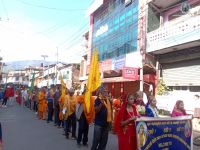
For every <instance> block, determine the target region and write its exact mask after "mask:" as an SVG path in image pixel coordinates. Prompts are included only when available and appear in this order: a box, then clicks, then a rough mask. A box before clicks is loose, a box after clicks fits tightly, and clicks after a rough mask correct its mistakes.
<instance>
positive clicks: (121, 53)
mask: <svg viewBox="0 0 200 150" xmlns="http://www.w3.org/2000/svg"><path fill="white" fill-rule="evenodd" d="M142 5H143V2H142V1H139V0H96V1H94V3H93V4H92V5H91V7H90V8H89V9H88V14H89V15H90V28H89V39H88V43H89V45H88V49H89V54H88V57H87V61H88V62H87V68H88V69H87V73H88V72H89V65H90V63H91V56H92V53H93V51H94V48H97V50H98V53H99V64H100V68H101V73H102V82H103V83H104V84H105V85H106V86H107V88H108V89H109V91H111V93H112V95H113V96H114V97H119V96H120V95H121V94H123V93H128V92H136V91H137V90H139V89H141V90H143V86H144V90H146V91H147V88H148V87H149V86H150V84H152V85H154V83H155V82H154V81H155V79H154V77H155V69H154V66H152V65H151V64H152V62H153V59H152V61H145V59H144V58H143V56H145V55H143V54H144V52H145V43H144V42H145V29H146V26H145V24H144V23H145V21H144V19H145V16H146V11H144V10H142V9H140V7H142ZM143 9H145V8H143ZM141 10H142V11H141ZM148 58H149V57H148ZM146 60H147V58H146ZM148 60H150V59H148ZM150 62H151V63H150ZM139 73H140V74H141V76H140V78H139ZM143 74H144V76H143ZM143 80H144V84H143V82H142V81H143ZM140 81H141V82H140Z"/></svg>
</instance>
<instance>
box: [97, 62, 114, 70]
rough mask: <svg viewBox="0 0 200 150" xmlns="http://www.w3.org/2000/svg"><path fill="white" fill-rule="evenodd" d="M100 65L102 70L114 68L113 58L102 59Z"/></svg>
mask: <svg viewBox="0 0 200 150" xmlns="http://www.w3.org/2000/svg"><path fill="white" fill-rule="evenodd" d="M99 66H100V70H101V71H108V70H111V68H112V59H108V60H105V61H102V62H101V63H100V65H99Z"/></svg>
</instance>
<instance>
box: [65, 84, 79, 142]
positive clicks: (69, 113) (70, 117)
mask: <svg viewBox="0 0 200 150" xmlns="http://www.w3.org/2000/svg"><path fill="white" fill-rule="evenodd" d="M68 93H69V95H66V96H65V100H64V106H63V113H64V120H65V135H66V138H67V139H68V138H69V131H70V123H72V139H74V140H75V139H76V114H75V111H76V102H77V101H76V96H75V95H74V89H73V88H70V89H69V92H68Z"/></svg>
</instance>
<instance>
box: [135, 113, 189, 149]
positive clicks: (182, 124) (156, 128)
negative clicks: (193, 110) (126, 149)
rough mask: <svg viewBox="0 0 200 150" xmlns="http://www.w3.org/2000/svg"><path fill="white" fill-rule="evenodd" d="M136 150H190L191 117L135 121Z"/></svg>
mask: <svg viewBox="0 0 200 150" xmlns="http://www.w3.org/2000/svg"><path fill="white" fill-rule="evenodd" d="M136 133H137V141H138V150H190V149H191V137H192V123H191V116H186V117H174V118H140V119H138V120H137V121H136Z"/></svg>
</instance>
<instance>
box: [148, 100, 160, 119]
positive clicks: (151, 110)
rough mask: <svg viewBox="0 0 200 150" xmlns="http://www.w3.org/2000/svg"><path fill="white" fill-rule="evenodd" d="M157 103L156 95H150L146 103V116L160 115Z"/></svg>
mask: <svg viewBox="0 0 200 150" xmlns="http://www.w3.org/2000/svg"><path fill="white" fill-rule="evenodd" d="M156 103H157V101H156V98H155V97H154V96H149V98H148V103H147V105H146V116H147V117H159V113H158V109H157V107H156Z"/></svg>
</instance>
